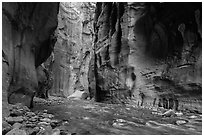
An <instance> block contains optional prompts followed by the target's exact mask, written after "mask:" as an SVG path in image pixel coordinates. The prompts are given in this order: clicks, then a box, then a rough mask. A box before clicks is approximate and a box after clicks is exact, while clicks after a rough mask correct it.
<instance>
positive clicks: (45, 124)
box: [38, 122, 50, 126]
mask: <svg viewBox="0 0 204 137" xmlns="http://www.w3.org/2000/svg"><path fill="white" fill-rule="evenodd" d="M48 125H50V124H49V123H47V122H39V123H38V126H48Z"/></svg>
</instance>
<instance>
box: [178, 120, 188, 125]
mask: <svg viewBox="0 0 204 137" xmlns="http://www.w3.org/2000/svg"><path fill="white" fill-rule="evenodd" d="M186 123H187V122H186V121H185V120H177V121H176V124H177V125H183V124H186Z"/></svg>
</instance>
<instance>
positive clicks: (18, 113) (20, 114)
mask: <svg viewBox="0 0 204 137" xmlns="http://www.w3.org/2000/svg"><path fill="white" fill-rule="evenodd" d="M23 114H24V112H23V111H21V110H16V109H14V110H12V111H11V112H10V116H22V115H23Z"/></svg>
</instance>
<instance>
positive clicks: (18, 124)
mask: <svg viewBox="0 0 204 137" xmlns="http://www.w3.org/2000/svg"><path fill="white" fill-rule="evenodd" d="M12 127H13V128H21V127H22V124H21V123H15V124H13V126H12Z"/></svg>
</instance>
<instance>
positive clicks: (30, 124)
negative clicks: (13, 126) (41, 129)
mask: <svg viewBox="0 0 204 137" xmlns="http://www.w3.org/2000/svg"><path fill="white" fill-rule="evenodd" d="M25 126H26V127H31V128H33V127H35V126H36V124H33V123H27V124H26V125H25Z"/></svg>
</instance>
